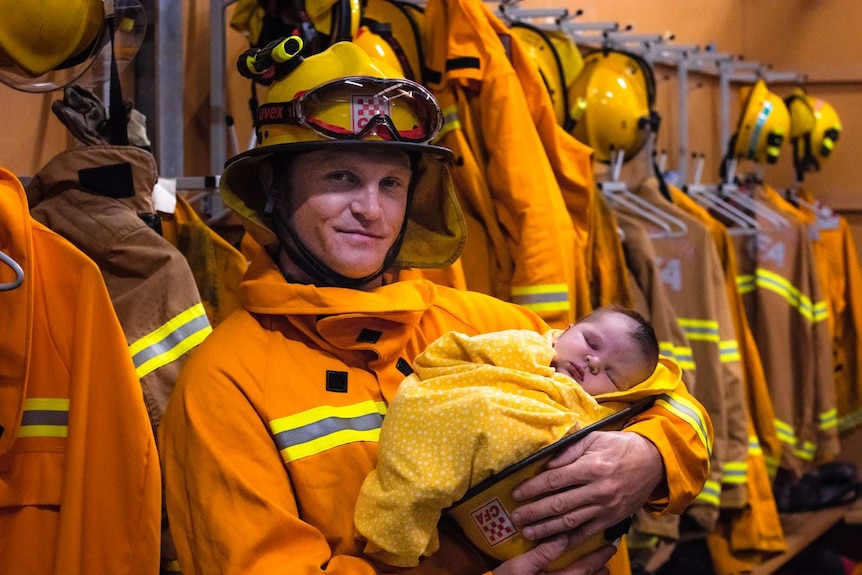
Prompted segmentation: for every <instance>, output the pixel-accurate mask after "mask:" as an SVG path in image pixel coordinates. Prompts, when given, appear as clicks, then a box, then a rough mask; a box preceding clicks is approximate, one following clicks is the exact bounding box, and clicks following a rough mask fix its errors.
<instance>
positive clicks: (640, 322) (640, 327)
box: [578, 304, 659, 368]
mask: <svg viewBox="0 0 862 575" xmlns="http://www.w3.org/2000/svg"><path fill="white" fill-rule="evenodd" d="M613 312H616V313H621V314H623V315H625V316H628V317H630V318H632V319H633V320H635V322H636V323H637V327H636V328H635V329H634V330H633V331H632V332H631V336H632V338H633V339H634V340H635V342H637V344H638V349H640V352H641V354H643V356H644V359H646V360H647V361H648V362H650V365H651V366H652V367H653V368H655V366H656V364H658V355H659V353H658V338H657V337H656V335H655V330H654V329H653V327H652V324H651V323H650V322H648V321H647V320H646V318H645V317H644V316H642V315H641V314H640V313H638V312H637V311H635V310H633V309H630V308H627V307H623V306H621V305H617V304H613V305H609V306H606V307H600V308H597V309H595V310H593V311H592V312H590V313H588V314H587V315H585V316H584V317H582V318H581V319H580V320H578V322H579V323H580V322H582V321H587V320H589V319H590V318H594V317H596V316H598V315H601V314H605V313H613Z"/></svg>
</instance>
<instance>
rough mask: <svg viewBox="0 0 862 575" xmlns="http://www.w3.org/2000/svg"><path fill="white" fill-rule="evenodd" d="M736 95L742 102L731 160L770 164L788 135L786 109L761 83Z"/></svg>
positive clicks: (775, 159)
mask: <svg viewBox="0 0 862 575" xmlns="http://www.w3.org/2000/svg"><path fill="white" fill-rule="evenodd" d="M740 95H741V96H742V98H743V101H744V103H743V105H742V113H741V114H740V116H739V122H738V123H737V128H736V133H735V134H734V136H733V137H732V138H731V143H732V144H733V146H732V153H733V157H735V158H745V159H748V160H754V161H755V162H758V163H768V164H774V163H775V162H777V161H778V156H779V154H780V152H781V143H782V142H783V141H784V138H785V137H787V135H788V134H789V132H790V114H789V113H788V111H787V106H785V104H784V100H782V99H781V98H779V97H778V96H777V95H776V94H774V93H773V92H771V91H770V90H769V89H768V88H767V87H766V82H764V81H763V80H758V81H757V82H755V84H754V86H753V87H751V88H744V89H743V90H742V91H740Z"/></svg>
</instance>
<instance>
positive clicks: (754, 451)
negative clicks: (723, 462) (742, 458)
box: [748, 435, 763, 455]
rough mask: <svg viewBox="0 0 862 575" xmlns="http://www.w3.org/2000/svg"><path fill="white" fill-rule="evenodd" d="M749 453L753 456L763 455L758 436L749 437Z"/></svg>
mask: <svg viewBox="0 0 862 575" xmlns="http://www.w3.org/2000/svg"><path fill="white" fill-rule="evenodd" d="M748 453H749V454H751V455H763V448H762V447H760V440H759V439H758V438H757V436H756V435H749V436H748Z"/></svg>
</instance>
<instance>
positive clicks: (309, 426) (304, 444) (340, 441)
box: [270, 401, 386, 463]
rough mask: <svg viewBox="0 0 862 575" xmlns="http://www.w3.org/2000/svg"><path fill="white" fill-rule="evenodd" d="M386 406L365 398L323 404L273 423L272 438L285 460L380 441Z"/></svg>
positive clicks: (289, 460) (271, 425)
mask: <svg viewBox="0 0 862 575" xmlns="http://www.w3.org/2000/svg"><path fill="white" fill-rule="evenodd" d="M385 413H386V405H385V404H384V403H383V402H380V401H363V402H361V403H357V404H354V405H347V406H342V407H332V406H322V407H316V408H314V409H310V410H308V411H305V412H302V413H298V414H295V415H291V416H288V417H282V418H279V419H276V420H273V421H271V422H270V429H271V430H272V434H273V440H274V441H275V444H276V447H277V448H278V450H279V452H280V453H281V456H282V459H283V460H284V461H285V462H288V463H289V462H291V461H295V460H297V459H302V458H303V457H308V456H310V455H316V454H318V453H323V452H324V451H327V450H329V449H332V448H333V447H338V446H341V445H346V444H348V443H354V442H359V441H373V442H377V441H378V440H379V438H380V426H381V425H382V423H383V415H384V414H385Z"/></svg>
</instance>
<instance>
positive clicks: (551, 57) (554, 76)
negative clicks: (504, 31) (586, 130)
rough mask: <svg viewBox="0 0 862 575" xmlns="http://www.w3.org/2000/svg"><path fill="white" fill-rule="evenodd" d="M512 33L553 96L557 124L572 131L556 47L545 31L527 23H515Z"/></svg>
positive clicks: (563, 75)
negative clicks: (520, 43)
mask: <svg viewBox="0 0 862 575" xmlns="http://www.w3.org/2000/svg"><path fill="white" fill-rule="evenodd" d="M510 31H511V32H512V35H513V36H514V37H515V38H517V39H518V40H520V41H521V42H522V44H523V45H524V48H525V50H526V52H527V54H528V55H529V56H530V58H532V59H533V61H534V62H536V65H537V66H538V68H539V74H541V76H542V80H543V81H544V83H545V88H547V90H548V94H549V95H550V96H551V103H552V104H553V105H554V115H555V117H556V119H557V124H559V125H560V126H563V127H564V128H566V129H570V128H571V123H572V121H571V119H570V118H569V97H568V93H567V87H566V81H565V73H564V71H563V64H562V62H561V60H560V56H559V55H558V54H557V49H556V45H555V44H554V42H552V41H551V38H550V37H549V36H548V35H547V34H546V33H545V32H544V31H543V30H540V29H539V28H536V27H535V26H533V25H531V24H527V23H526V22H513V23H512V25H511V26H510Z"/></svg>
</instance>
